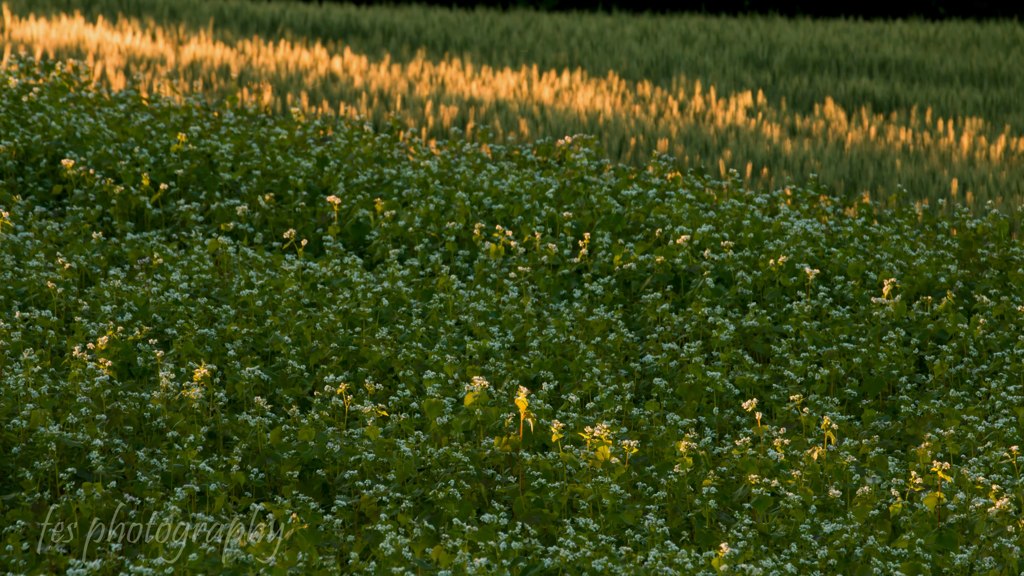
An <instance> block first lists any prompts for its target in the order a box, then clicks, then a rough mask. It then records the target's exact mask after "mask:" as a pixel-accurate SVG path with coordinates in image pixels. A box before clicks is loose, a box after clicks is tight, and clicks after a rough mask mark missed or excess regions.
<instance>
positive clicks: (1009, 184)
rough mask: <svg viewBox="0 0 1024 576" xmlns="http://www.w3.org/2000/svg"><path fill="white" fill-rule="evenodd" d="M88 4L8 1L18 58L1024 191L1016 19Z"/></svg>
mask: <svg viewBox="0 0 1024 576" xmlns="http://www.w3.org/2000/svg"><path fill="white" fill-rule="evenodd" d="M30 4H31V6H30ZM84 4H88V6H83V3H81V2H69V1H66V0H65V1H58V0H51V1H49V2H42V3H36V2H33V3H27V2H20V1H17V2H10V3H8V4H6V5H5V6H8V7H7V8H5V11H4V17H3V29H2V35H0V41H2V43H3V46H4V54H5V59H6V54H9V53H11V52H12V51H27V52H29V53H33V54H35V55H37V56H43V55H46V56H52V57H61V58H63V57H75V58H80V59H83V60H85V61H86V62H88V63H89V64H90V65H91V66H92V67H93V71H94V76H95V80H96V81H98V82H101V83H102V84H104V85H106V86H109V87H111V88H115V89H116V88H124V87H127V86H128V85H130V84H131V85H134V86H137V87H138V88H139V89H140V90H142V91H144V92H158V93H164V94H168V93H169V94H185V93H189V92H193V91H196V90H199V91H202V92H204V93H207V94H209V95H210V96H212V97H230V98H237V99H238V100H239V101H240V102H241V103H245V104H256V105H261V106H266V107H268V108H270V109H273V110H276V111H287V110H289V109H292V108H298V109H299V110H301V111H302V112H303V113H313V112H317V113H340V114H343V115H358V116H363V117H365V118H367V119H368V120H370V121H372V122H374V123H377V124H382V123H385V122H388V121H389V119H390V118H392V117H397V118H398V119H399V120H400V121H401V122H404V123H406V124H408V125H409V126H412V127H415V128H416V129H417V130H419V131H420V132H421V133H422V134H423V135H424V136H433V137H440V136H448V135H449V133H450V132H449V131H450V130H451V129H452V128H459V129H461V130H463V131H464V132H465V133H467V134H468V135H469V136H470V137H471V138H472V137H475V136H477V135H478V134H479V131H480V129H481V128H482V127H487V128H488V129H489V130H490V132H491V134H492V135H491V136H489V137H492V138H496V139H498V140H508V139H511V140H522V139H530V138H534V137H538V136H562V135H565V134H573V133H578V132H588V133H594V134H597V135H599V136H600V138H601V144H602V146H603V147H604V149H605V151H606V152H607V153H608V154H609V155H610V156H612V157H613V158H616V159H621V160H625V161H634V162H635V161H644V160H646V159H647V158H649V157H650V155H651V154H652V153H670V154H672V155H674V156H676V157H677V158H678V162H679V164H680V166H681V167H684V168H688V167H696V166H700V165H704V166H707V167H708V168H709V169H710V170H712V171H715V172H721V173H722V174H723V175H724V174H725V172H726V171H727V170H728V169H730V168H734V169H736V170H738V171H739V173H740V175H741V176H742V177H743V178H745V180H746V181H747V183H748V185H751V186H777V185H780V184H782V183H784V182H785V181H787V180H788V179H803V178H805V177H806V176H807V175H808V174H809V173H815V174H817V175H818V177H819V178H820V179H821V180H822V181H823V182H825V183H827V184H830V185H832V186H833V187H835V188H837V189H839V190H842V191H844V192H846V193H847V194H851V195H860V194H864V193H867V194H870V195H874V196H875V197H881V198H884V199H886V200H887V201H897V199H899V198H900V197H901V196H902V193H900V192H899V191H900V190H902V189H906V190H908V191H909V192H910V194H911V195H912V196H913V197H914V198H916V199H918V200H919V201H921V202H922V203H933V204H934V201H935V200H938V199H940V198H942V199H953V200H956V201H963V202H966V203H968V204H972V205H973V204H979V203H982V202H987V201H989V200H991V201H993V203H995V204H996V205H1001V206H1009V207H1017V206H1019V205H1020V203H1021V198H1022V197H1024V137H1022V127H1024V104H1022V103H1021V102H1020V101H1019V99H1018V98H1017V95H1018V94H1020V93H1024V79H1022V78H1021V77H1020V75H1017V74H1015V73H1014V67H1013V66H1012V62H1014V61H1019V60H1020V59H1021V57H1022V56H1024V54H1022V52H1024V32H1022V28H1021V26H1020V25H1019V24H1016V23H988V24H977V23H942V24H936V23H924V22H901V23H864V22H851V21H834V22H814V23H811V22H809V21H804V20H783V19H773V18H745V19H726V18H706V17H692V16H688V17H673V18H659V19H655V18H651V17H625V16H618V17H612V16H604V15H586V16H581V15H575V16H572V18H573V19H572V20H568V19H567V18H570V17H569V16H565V15H538V14H534V13H530V12H513V13H509V14H501V13H497V12H490V11H475V12H462V11H450V10H443V9H429V8H419V7H402V8H398V7H392V8H386V9H385V8H356V7H350V6H331V7H325V8H317V7H307V6H300V5H294V4H285V5H281V4H266V5H265V4H247V3H237V2H209V3H206V2H202V3H196V2H166V1H161V0H155V1H142V0H119V1H115V0H104V1H98V2H89V3H84ZM80 7H84V8H85V9H84V10H83V11H82V12H74V13H72V10H73V9H75V8H80ZM119 14H120V15H122V16H118V15H119ZM570 24H571V25H570Z"/></svg>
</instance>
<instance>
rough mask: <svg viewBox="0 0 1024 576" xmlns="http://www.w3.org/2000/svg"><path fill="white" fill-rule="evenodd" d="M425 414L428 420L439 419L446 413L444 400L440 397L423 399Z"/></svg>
mask: <svg viewBox="0 0 1024 576" xmlns="http://www.w3.org/2000/svg"><path fill="white" fill-rule="evenodd" d="M422 407H423V416H424V417H426V419H427V420H437V418H438V417H439V416H441V414H443V413H444V400H441V399H440V398H427V399H426V400H424V401H423V405H422Z"/></svg>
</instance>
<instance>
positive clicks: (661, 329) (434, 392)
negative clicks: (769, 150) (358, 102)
mask: <svg viewBox="0 0 1024 576" xmlns="http://www.w3.org/2000/svg"><path fill="white" fill-rule="evenodd" d="M87 78H88V73H80V72H78V71H77V69H75V70H72V71H70V72H68V71H63V70H61V69H60V68H57V69H54V68H53V67H52V65H46V66H44V67H42V68H40V67H39V66H37V65H36V64H33V63H31V62H27V61H14V63H13V64H12V67H11V68H10V69H8V70H6V71H4V72H3V73H2V74H0V86H3V88H2V89H0V210H2V220H0V276H2V278H0V311H2V312H0V314H2V315H0V343H2V345H0V421H3V422H4V426H3V428H2V429H0V452H2V453H3V454H5V457H4V458H2V459H0V496H2V498H0V518H2V521H0V525H2V527H3V528H2V530H0V569H4V570H11V571H14V572H55V571H62V570H65V569H71V568H80V569H87V570H89V571H94V572H99V573H115V572H121V571H144V570H146V569H147V568H149V569H153V570H161V571H164V570H170V571H173V572H175V573H190V572H192V573H194V572H204V573H242V572H250V571H252V570H254V569H264V570H270V569H271V568H273V569H276V570H278V571H279V572H281V573H284V572H286V571H288V570H293V571H296V572H301V573H316V572H336V571H338V570H339V569H340V570H344V571H350V572H358V573H367V574H379V573H384V572H388V571H398V572H415V571H421V572H424V573H429V572H433V571H435V570H447V571H449V572H448V573H479V574H495V573H512V574H526V573H538V572H543V573H550V572H556V571H561V572H563V573H594V574H607V573H655V572H658V573H665V571H672V572H676V573H687V574H690V573H707V574H712V573H715V572H716V571H722V572H724V571H726V570H729V571H730V572H732V573H741V574H775V573H803V574H809V573H813V572H815V571H819V572H820V573H839V572H841V573H844V574H871V573H876V572H881V573H896V572H897V571H899V572H901V573H904V574H1016V573H1018V572H1019V570H1020V569H1021V566H1020V564H1019V557H1020V554H1021V548H1020V547H1021V544H1022V537H1021V530H1022V528H1024V527H1022V526H1021V521H1020V511H1021V509H1022V507H1024V482H1022V480H1021V476H1020V472H1021V470H1020V468H1021V466H1024V456H1022V455H1021V454H1020V452H1019V447H1018V446H1017V445H1018V443H1019V442H1020V438H1021V433H1022V421H1024V408H1022V406H1024V388H1022V386H1024V376H1022V375H1024V339H1022V329H1024V307H1022V304H1024V250H1022V249H1021V247H1020V245H1019V244H1018V243H1017V242H1016V241H1013V240H1011V239H1010V238H1009V237H1008V220H1007V218H1006V217H1005V216H1004V215H1002V214H1000V213H998V212H995V211H993V212H991V213H985V214H978V215H970V214H968V213H967V212H966V211H965V210H961V209H958V210H955V211H954V212H953V213H952V214H951V215H950V216H949V217H948V218H943V219H937V218H936V217H935V216H934V215H933V214H931V213H930V212H924V213H920V214H918V213H916V212H915V211H914V210H913V209H912V208H909V205H904V204H898V205H897V208H896V209H879V208H877V207H875V206H872V205H870V204H863V203H862V204H853V205H845V204H844V202H843V201H842V200H840V199H838V198H836V197H834V196H832V195H831V194H830V193H829V191H828V190H827V189H826V188H825V187H823V186H821V185H819V184H817V183H815V182H811V183H809V184H808V185H806V186H800V187H792V188H786V189H780V190H777V191H774V192H771V193H766V194H755V193H751V192H748V191H744V190H742V189H740V188H739V187H738V186H737V185H736V182H734V181H719V180H718V179H715V178H712V177H709V176H707V175H704V174H702V173H698V172H691V173H688V174H680V173H678V172H675V171H674V168H673V164H672V162H671V161H670V159H657V160H655V161H654V162H652V163H651V164H650V165H648V166H646V167H644V168H641V169H637V168H630V167H625V166H621V165H615V164H613V163H610V162H608V161H607V160H603V159H601V158H600V156H599V154H597V153H596V151H595V149H594V147H593V142H592V141H590V140H588V139H582V138H581V139H575V140H571V141H570V140H559V141H553V140H541V141H538V142H536V143H534V144H529V145H520V146H503V145H497V144H491V145H486V144H484V145H481V144H479V143H477V144H469V143H467V142H465V141H464V140H458V139H456V140H453V141H452V142H448V143H439V144H438V145H437V146H436V147H432V146H429V145H427V144H425V143H423V142H422V141H420V140H418V139H416V138H414V137H412V136H411V135H410V134H408V133H405V132H403V131H402V130H401V129H397V128H396V129H394V130H386V131H374V130H371V129H369V128H368V127H364V126H361V125H358V124H352V123H348V122H346V121H341V120H327V119H308V120H307V119H304V118H301V117H275V116H268V115H264V114H260V113H257V112H253V111H248V110H245V109H236V110H229V109H226V108H223V107H216V106H215V107H211V106H208V105H206V104H201V103H198V102H196V101H190V102H187V103H185V104H184V105H179V104H174V103H171V102H169V101H166V100H162V99H159V98H153V99H150V100H148V101H147V100H144V99H142V98H140V97H139V96H138V95H136V94H134V93H131V92H123V93H116V94H110V95H108V94H105V93H102V92H100V91H97V90H96V89H95V88H91V87H89V86H88V82H87V81H86V79H87ZM119 506H122V509H121V510H120V514H121V518H122V519H133V520H138V521H145V520H146V519H149V518H151V517H154V515H155V517H157V518H160V519H178V520H180V521H184V522H190V523H193V524H195V523H202V522H207V523H215V522H219V521H220V522H227V521H228V519H230V518H233V517H235V516H242V517H245V518H248V516H249V515H250V514H252V513H254V512H258V513H259V514H260V515H261V517H263V515H266V517H268V518H273V520H274V521H275V522H277V523H279V524H280V525H281V526H283V527H284V528H283V529H284V530H286V532H285V533H286V534H287V538H286V539H284V541H283V543H282V544H281V546H280V549H279V550H277V552H276V553H275V551H274V547H273V545H272V544H268V543H267V542H258V543H254V542H252V541H249V542H247V543H245V545H243V546H242V547H241V548H240V549H236V548H237V547H236V546H233V545H229V546H224V545H222V543H221V542H219V541H214V542H212V543H210V542H205V543H204V542H203V541H200V542H198V543H195V542H191V543H189V544H188V546H187V549H185V550H184V551H180V550H178V549H177V548H176V547H175V545H174V544H173V543H170V544H166V543H165V544H159V543H158V542H156V541H154V542H150V543H148V544H147V543H133V544H130V545H128V544H126V545H123V546H118V545H117V544H118V543H117V542H112V541H110V540H109V539H108V540H103V539H99V540H97V539H95V538H94V539H93V541H92V542H91V543H89V542H87V541H86V539H85V537H84V535H83V531H84V530H85V528H86V526H87V525H89V524H90V518H92V519H96V518H101V519H104V521H106V520H109V519H111V518H112V517H113V516H114V515H116V514H117V513H118V509H119ZM55 518H60V519H62V520H63V521H64V522H66V523H70V522H71V521H72V519H74V520H75V521H77V522H79V524H78V526H79V530H80V531H79V532H77V533H72V534H71V535H70V537H68V538H65V539H61V538H55V537H54V536H53V535H52V531H53V530H54V529H55V528H54V526H53V523H54V521H55V520H54V519H55ZM111 523H113V521H111ZM64 528H66V525H62V529H64ZM65 535H66V534H65V533H61V534H59V536H65ZM179 552H180V553H179ZM268 558H269V559H272V560H273V565H272V567H268V566H264V565H263V564H261V560H262V559H268Z"/></svg>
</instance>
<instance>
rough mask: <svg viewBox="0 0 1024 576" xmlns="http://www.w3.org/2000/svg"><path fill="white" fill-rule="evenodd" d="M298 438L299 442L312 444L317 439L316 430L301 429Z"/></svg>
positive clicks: (308, 427)
mask: <svg viewBox="0 0 1024 576" xmlns="http://www.w3.org/2000/svg"><path fill="white" fill-rule="evenodd" d="M298 438H299V442H311V441H312V440H313V439H314V438H316V430H314V429H313V428H312V427H310V426H306V427H303V428H299V433H298Z"/></svg>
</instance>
